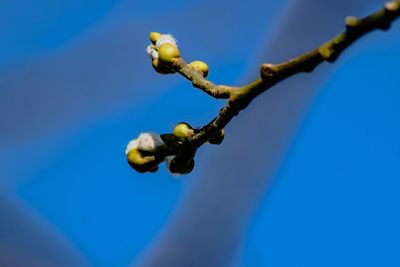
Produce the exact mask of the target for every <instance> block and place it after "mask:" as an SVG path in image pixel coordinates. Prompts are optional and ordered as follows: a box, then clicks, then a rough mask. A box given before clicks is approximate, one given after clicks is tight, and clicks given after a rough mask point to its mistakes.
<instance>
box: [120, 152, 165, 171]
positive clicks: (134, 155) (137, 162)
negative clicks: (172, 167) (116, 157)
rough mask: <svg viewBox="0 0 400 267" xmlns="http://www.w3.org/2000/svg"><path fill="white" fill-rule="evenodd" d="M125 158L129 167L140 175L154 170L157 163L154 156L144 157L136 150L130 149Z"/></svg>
mask: <svg viewBox="0 0 400 267" xmlns="http://www.w3.org/2000/svg"><path fill="white" fill-rule="evenodd" d="M126 158H127V160H128V163H129V165H130V166H131V167H132V168H133V169H135V170H136V171H137V172H140V173H143V172H147V171H151V170H154V169H155V168H157V166H158V163H159V162H158V161H157V160H156V157H155V156H154V155H145V153H143V151H140V150H139V149H137V148H132V149H131V150H130V151H129V152H128V154H127V155H126Z"/></svg>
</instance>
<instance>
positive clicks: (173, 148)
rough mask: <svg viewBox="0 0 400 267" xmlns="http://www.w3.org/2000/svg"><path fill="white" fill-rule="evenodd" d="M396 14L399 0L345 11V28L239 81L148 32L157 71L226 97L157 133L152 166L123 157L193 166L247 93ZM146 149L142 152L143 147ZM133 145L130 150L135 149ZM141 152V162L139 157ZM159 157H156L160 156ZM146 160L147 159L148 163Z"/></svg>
mask: <svg viewBox="0 0 400 267" xmlns="http://www.w3.org/2000/svg"><path fill="white" fill-rule="evenodd" d="M399 16H400V0H394V1H390V2H387V3H386V4H385V6H384V8H383V9H381V10H379V11H377V12H375V13H372V14H370V15H369V16H366V17H364V18H360V19H357V18H355V17H348V18H346V20H345V25H346V30H345V31H344V32H342V33H340V34H339V35H337V36H335V37H334V38H332V39H331V40H329V41H327V42H326V43H324V44H322V45H321V46H320V47H317V48H315V49H313V50H311V51H309V52H307V53H305V54H303V55H300V56H298V57H296V58H293V59H290V60H288V61H286V62H282V63H279V64H271V63H266V64H263V65H262V66H261V70H260V78H258V79H257V80H255V81H254V82H252V83H250V84H247V85H245V86H242V87H232V86H226V85H216V84H214V83H212V82H211V81H208V80H207V79H206V76H207V73H208V66H207V65H206V64H205V63H204V62H201V61H195V62H192V63H190V64H187V63H186V62H185V61H184V60H183V59H182V58H181V57H180V53H179V50H178V49H177V46H176V41H175V39H173V38H172V36H170V35H161V34H159V33H151V35H150V39H151V41H152V42H153V44H152V45H150V46H149V47H148V53H149V55H150V56H151V58H152V64H153V67H154V69H155V70H156V71H157V72H159V73H163V74H167V73H175V72H177V73H179V74H181V75H182V76H184V77H185V78H186V79H188V80H189V81H191V82H192V85H193V87H195V88H198V89H200V90H202V91H204V92H205V93H207V94H208V95H210V96H212V97H214V98H218V99H228V101H227V103H226V105H225V106H224V107H223V108H222V109H221V110H220V112H219V113H218V115H217V116H216V117H215V118H214V119H213V120H212V121H211V122H209V123H208V124H206V125H205V126H203V127H201V128H199V129H193V128H192V127H191V126H190V125H188V124H187V123H180V124H178V125H177V126H176V127H175V129H174V133H173V134H166V135H162V136H161V138H162V139H163V140H164V142H165V144H164V145H163V146H161V147H160V148H157V149H156V151H155V152H154V151H153V152H149V151H143V150H141V149H140V148H137V149H138V151H139V152H140V151H142V153H139V155H140V154H143V158H144V157H146V156H147V157H148V156H149V155H147V154H146V153H150V154H151V153H153V154H154V153H157V155H156V158H157V160H155V161H154V164H153V165H154V166H150V167H149V166H146V168H144V169H143V167H142V165H141V166H138V164H137V160H136V162H135V160H134V159H132V157H130V156H129V153H128V152H129V151H128V152H127V155H128V162H129V163H130V164H131V166H132V167H133V168H135V169H136V170H138V169H140V171H150V170H154V169H155V167H156V166H157V167H158V164H159V163H160V162H161V161H162V159H163V158H170V159H171V158H172V160H169V165H168V168H169V169H170V170H171V171H172V172H173V173H180V174H183V173H188V172H190V171H191V170H192V169H193V166H194V160H193V158H194V156H195V154H196V151H197V149H198V148H200V147H201V146H202V145H203V144H205V143H207V142H208V143H213V144H220V143H221V142H222V140H223V136H224V131H223V129H224V128H225V126H226V125H227V124H228V123H229V122H230V121H231V120H232V119H233V118H234V117H235V116H237V115H238V114H239V112H240V111H241V110H243V109H245V108H246V107H247V106H248V105H249V104H250V103H251V102H252V100H253V99H255V98H256V97H257V96H258V95H260V94H262V93H263V92H265V91H267V90H268V89H270V88H271V87H273V86H274V85H276V84H277V83H279V82H281V81H283V80H285V79H287V78H288V77H290V76H292V75H295V74H297V73H301V72H307V73H309V72H312V71H313V70H314V69H315V68H316V67H317V66H318V65H320V64H321V63H323V62H325V61H327V62H330V63H333V62H335V61H336V60H337V58H338V57H339V55H340V54H341V53H342V52H343V51H344V50H345V49H346V48H347V47H349V46H350V45H351V44H353V43H354V42H355V41H357V40H358V39H360V38H361V37H362V36H364V35H365V34H367V33H369V32H372V31H374V30H376V29H381V30H388V29H389V28H390V26H391V23H392V22H393V21H394V20H395V19H397V18H398V17H399ZM144 152H146V153H144ZM137 154H138V153H137V151H135V155H137ZM143 158H142V159H141V162H143ZM160 159H161V161H160ZM150 165H151V164H150Z"/></svg>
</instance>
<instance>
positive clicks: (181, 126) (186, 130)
mask: <svg viewBox="0 0 400 267" xmlns="http://www.w3.org/2000/svg"><path fill="white" fill-rule="evenodd" d="M173 133H174V135H175V136H176V137H177V138H179V139H185V138H187V137H189V135H191V134H193V128H192V127H191V126H190V125H189V124H187V123H185V122H181V123H178V124H177V125H176V126H175V128H174V131H173Z"/></svg>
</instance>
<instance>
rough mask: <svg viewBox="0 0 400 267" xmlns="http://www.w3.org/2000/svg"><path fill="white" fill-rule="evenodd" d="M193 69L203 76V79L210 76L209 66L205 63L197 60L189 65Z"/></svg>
mask: <svg viewBox="0 0 400 267" xmlns="http://www.w3.org/2000/svg"><path fill="white" fill-rule="evenodd" d="M189 66H190V67H191V68H193V69H194V70H196V71H198V72H200V73H202V74H203V77H204V78H205V77H207V75H208V65H207V64H206V63H204V62H203V61H200V60H196V61H193V62H191V63H190V64H189Z"/></svg>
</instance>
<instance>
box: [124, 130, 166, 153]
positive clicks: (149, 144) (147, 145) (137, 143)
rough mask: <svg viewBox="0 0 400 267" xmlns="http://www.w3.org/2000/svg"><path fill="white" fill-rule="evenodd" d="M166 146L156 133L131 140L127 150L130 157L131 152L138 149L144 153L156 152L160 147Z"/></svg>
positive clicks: (145, 134)
mask: <svg viewBox="0 0 400 267" xmlns="http://www.w3.org/2000/svg"><path fill="white" fill-rule="evenodd" d="M163 145H164V141H163V140H162V139H161V137H160V136H159V135H158V134H155V133H141V134H140V135H139V137H138V138H136V139H133V140H131V141H130V142H129V143H128V145H127V147H126V150H125V154H127V155H128V153H129V151H131V150H132V149H134V148H136V149H139V150H142V151H147V152H154V151H155V150H157V149H158V148H159V147H160V146H163Z"/></svg>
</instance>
